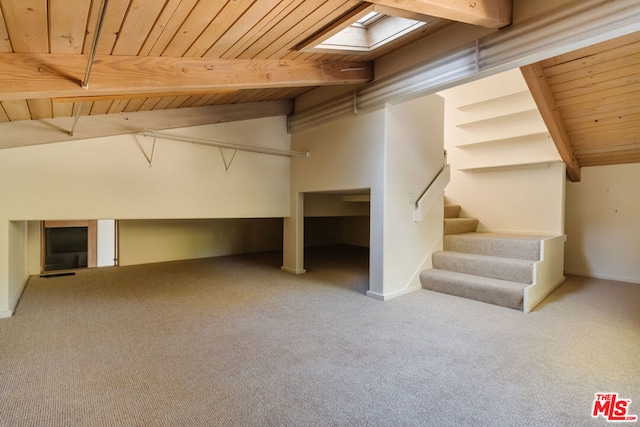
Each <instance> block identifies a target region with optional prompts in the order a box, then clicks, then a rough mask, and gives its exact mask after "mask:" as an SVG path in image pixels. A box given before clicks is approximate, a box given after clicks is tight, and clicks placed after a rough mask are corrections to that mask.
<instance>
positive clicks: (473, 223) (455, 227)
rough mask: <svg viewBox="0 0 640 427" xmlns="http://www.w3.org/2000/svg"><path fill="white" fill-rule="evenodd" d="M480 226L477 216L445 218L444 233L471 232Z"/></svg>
mask: <svg viewBox="0 0 640 427" xmlns="http://www.w3.org/2000/svg"><path fill="white" fill-rule="evenodd" d="M476 227H478V219H477V218H445V219H444V232H443V234H444V235H445V236H446V235H449V234H459V233H471V232H473V231H476Z"/></svg>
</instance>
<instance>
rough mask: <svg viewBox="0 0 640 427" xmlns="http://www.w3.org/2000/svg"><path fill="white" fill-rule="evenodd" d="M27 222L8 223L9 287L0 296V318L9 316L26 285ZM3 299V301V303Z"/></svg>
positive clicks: (27, 275)
mask: <svg viewBox="0 0 640 427" xmlns="http://www.w3.org/2000/svg"><path fill="white" fill-rule="evenodd" d="M27 232H28V228H27V222H26V221H9V222H8V239H7V240H8V249H9V250H8V251H7V252H8V260H7V261H8V262H7V264H8V268H7V270H8V279H9V280H8V281H9V286H8V288H7V289H5V290H4V292H2V293H1V294H0V295H2V297H0V303H2V302H4V303H5V304H6V308H5V309H0V317H7V316H10V315H11V313H12V311H13V310H14V309H15V306H16V304H17V303H18V298H19V296H20V294H21V293H22V290H23V288H24V286H25V285H26V284H27V279H28V277H29V274H28V268H27ZM3 299H4V301H3Z"/></svg>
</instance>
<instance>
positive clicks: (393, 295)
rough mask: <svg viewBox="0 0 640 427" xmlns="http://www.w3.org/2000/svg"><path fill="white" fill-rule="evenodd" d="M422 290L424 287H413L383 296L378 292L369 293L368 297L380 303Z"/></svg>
mask: <svg viewBox="0 0 640 427" xmlns="http://www.w3.org/2000/svg"><path fill="white" fill-rule="evenodd" d="M420 289H422V286H412V287H410V288H407V289H402V290H400V291H395V292H391V293H388V294H381V293H378V292H372V291H367V296H368V297H371V298H375V299H377V300H380V301H389V300H390V299H393V298H397V297H399V296H402V295H406V294H409V293H411V292H415V291H418V290H420Z"/></svg>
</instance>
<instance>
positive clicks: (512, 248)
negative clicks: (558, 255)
mask: <svg viewBox="0 0 640 427" xmlns="http://www.w3.org/2000/svg"><path fill="white" fill-rule="evenodd" d="M544 238H545V237H544V236H528V235H526V236H525V235H516V234H503V233H478V232H476V233H464V234H453V235H446V236H444V237H443V245H444V250H445V251H451V252H464V253H468V254H476V255H488V256H495V257H505V258H516V259H525V260H530V261H539V260H540V241H541V240H543V239H544Z"/></svg>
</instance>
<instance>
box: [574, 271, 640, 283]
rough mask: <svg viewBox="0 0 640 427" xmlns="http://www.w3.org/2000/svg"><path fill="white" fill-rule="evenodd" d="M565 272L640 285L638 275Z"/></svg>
mask: <svg viewBox="0 0 640 427" xmlns="http://www.w3.org/2000/svg"><path fill="white" fill-rule="evenodd" d="M564 272H565V274H570V275H572V276H583V277H591V278H593V279H602V280H612V281H614V282H625V283H633V284H634V285H640V278H637V277H625V276H614V275H611V274H599V273H585V272H583V271H575V270H565V271H564Z"/></svg>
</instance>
